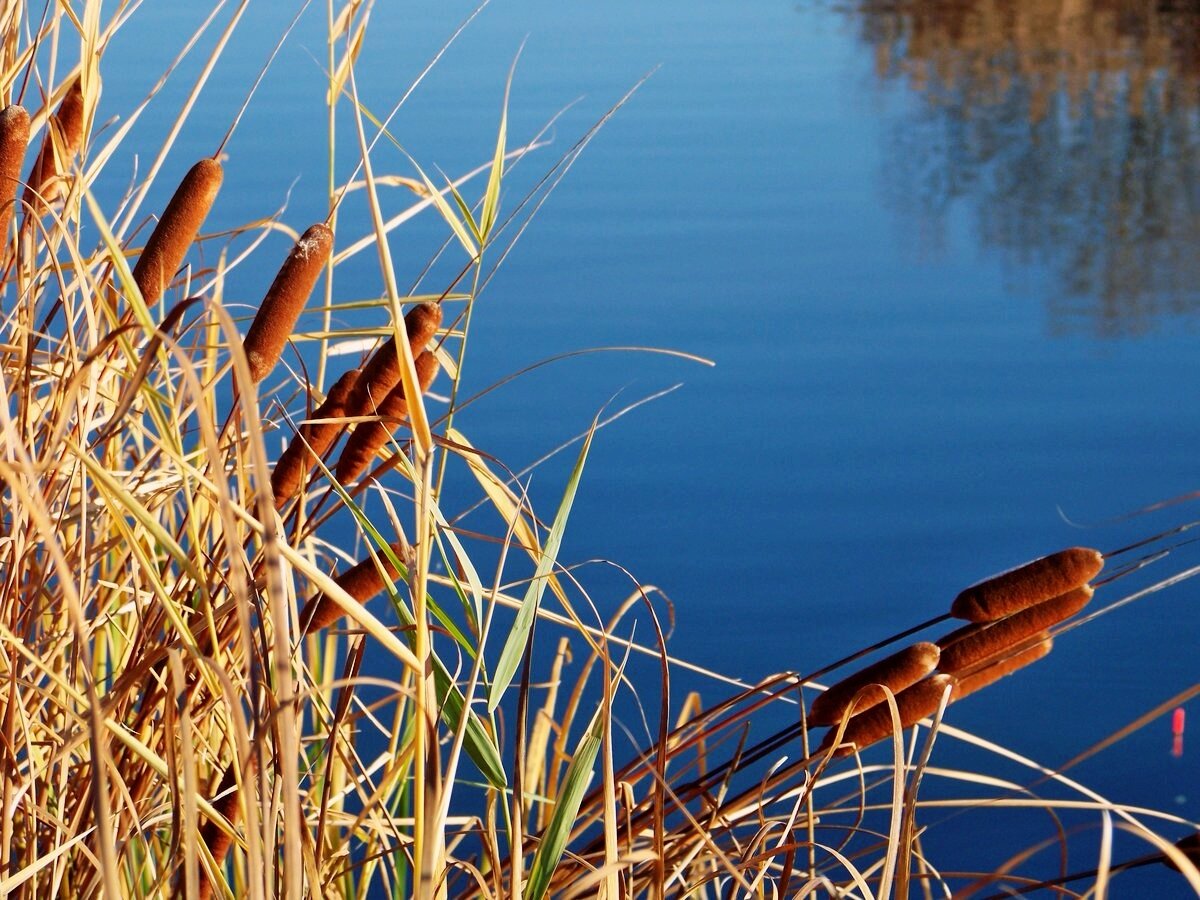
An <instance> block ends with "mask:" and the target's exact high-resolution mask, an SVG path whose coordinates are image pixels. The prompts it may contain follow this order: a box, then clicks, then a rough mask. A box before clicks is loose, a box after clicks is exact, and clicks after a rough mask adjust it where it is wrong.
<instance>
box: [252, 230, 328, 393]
mask: <svg viewBox="0 0 1200 900" xmlns="http://www.w3.org/2000/svg"><path fill="white" fill-rule="evenodd" d="M332 251H333V232H332V231H331V230H330V229H329V226H327V225H324V224H321V223H318V224H316V225H314V226H312V227H311V228H310V229H308V231H306V232H304V234H302V235H301V236H300V240H298V241H297V242H296V245H295V246H294V247H292V251H291V252H290V253H289V254H288V255H287V259H285V260H284V261H283V266H282V267H280V269H279V272H278V273H277V274H276V275H275V280H274V281H272V282H271V287H270V288H268V289H267V295H266V296H265V297H263V302H262V304H261V305H260V306H259V308H258V314H257V315H256V316H255V317H254V321H253V322H252V323H250V330H249V331H248V332H247V333H246V340H245V342H244V343H243V344H242V348H243V349H244V350H245V352H246V361H247V362H248V363H249V364H250V380H251V381H253V382H254V383H255V384H258V383H259V382H260V381H262V380H263V379H264V378H266V377H267V375H268V374H269V373H270V371H271V369H273V368H275V363H277V362H279V355H280V354H281V353H282V352H283V346H284V344H286V343H287V340H288V338H289V337H291V336H292V329H293V328H295V327H296V320H297V319H298V318H300V313H301V312H303V310H304V305H305V304H306V303H308V298H309V295H310V294H312V290H313V287H314V285H316V283H317V279H318V278H319V277H320V275H321V270H322V269H324V268H325V264H326V263H327V262H328V261H329V254H330V253H331V252H332Z"/></svg>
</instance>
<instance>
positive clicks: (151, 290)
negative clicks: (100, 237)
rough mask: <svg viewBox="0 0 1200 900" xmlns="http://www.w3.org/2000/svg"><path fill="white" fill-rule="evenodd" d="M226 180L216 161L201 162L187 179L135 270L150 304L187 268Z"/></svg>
mask: <svg viewBox="0 0 1200 900" xmlns="http://www.w3.org/2000/svg"><path fill="white" fill-rule="evenodd" d="M224 177H225V172H224V170H223V169H222V168H221V164H220V163H219V162H217V161H216V160H215V159H202V160H200V162H198V163H196V164H195V165H194V166H192V167H191V168H190V169H189V170H188V173H187V174H186V175H184V176H183V181H181V182H180V183H179V187H178V188H177V189H176V190H175V194H174V195H173V196H172V197H171V202H169V203H168V204H167V208H166V209H164V210H163V214H162V216H161V217H160V218H159V220H158V224H157V225H155V226H154V231H152V232H151V233H150V239H149V240H148V241H146V248H145V249H144V250H142V255H141V256H140V257H139V258H138V261H137V265H136V266H134V269H133V280H134V281H136V282H137V286H138V288H139V289H140V290H141V292H142V298H143V299H144V300H145V301H146V303H147V304H154V303H157V302H158V301H159V300H161V299H162V295H163V292H164V291H166V289H167V285H168V284H170V283H171V279H172V278H174V277H175V272H176V271H178V269H179V267H180V266H181V265H183V257H184V256H185V255H186V254H187V251H188V248H189V247H191V246H192V242H193V241H195V240H196V235H197V234H199V232H200V226H201V225H203V224H204V219H205V217H206V216H207V215H208V211H209V210H210V209H212V205H213V202H214V201H215V200H216V199H217V192H218V191H219V190H220V189H221V181H222V179H224Z"/></svg>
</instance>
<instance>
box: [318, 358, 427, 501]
mask: <svg viewBox="0 0 1200 900" xmlns="http://www.w3.org/2000/svg"><path fill="white" fill-rule="evenodd" d="M413 363H414V365H415V366H416V368H417V386H418V387H420V389H421V393H422V394H424V393H425V392H426V391H427V390H429V386H430V385H431V384H433V379H434V378H436V377H437V373H438V361H437V357H436V356H434V355H433V354H432V353H430V352H429V351H428V350H426V351H425V352H424V353H422V354H421V355H420V356H418V357H417V358H416V359H415V360H414V361H413ZM377 413H378V415H379V417H380V418H379V420H378V421H375V422H361V423H359V425H358V427H357V428H355V429H354V432H353V433H352V434H351V435H350V437H349V438H348V439H347V441H346V446H345V448H343V450H342V455H341V456H340V457H338V462H337V469H336V473H337V477H338V481H340V482H342V483H343V484H345V483H347V482H349V481H353V480H354V479H355V478H357V477H358V476H359V474H360V473H361V472H362V471H363V469H365V468H366V467H367V466H368V465H370V463H371V460H372V459H374V458H375V454H376V453H378V452H379V450H380V448H381V447H383V445H384V444H386V443H387V441H388V438H389V437H390V436H391V434H392V431H393V430H394V429H395V427H396V425H397V424H399V423H400V422H403V421H404V420H405V419H407V418H408V397H406V396H405V395H404V385H403V383H401V384H397V385H396V386H395V387H394V388H392V389H391V391H390V392H389V393H388V395H387V396H386V397H384V398H383V402H381V403H380V404H379V408H378V410H377Z"/></svg>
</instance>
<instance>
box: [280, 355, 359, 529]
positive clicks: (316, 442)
mask: <svg viewBox="0 0 1200 900" xmlns="http://www.w3.org/2000/svg"><path fill="white" fill-rule="evenodd" d="M361 373H362V370H361V369H351V370H350V371H349V372H347V373H345V374H344V375H343V376H342V377H341V378H339V379H338V380H337V381H335V382H334V384H333V387H331V388H330V389H329V393H328V395H326V397H325V402H324V403H322V404H321V405H320V406H318V407H317V408H316V409H315V410H313V414H312V418H313V419H322V420H328V421H319V422H309V423H308V424H305V425H301V426H300V433H299V434H297V435H296V436H295V437H293V438H292V440H291V442H290V443H289V444H288V445H287V449H285V450H284V451H283V453H281V454H280V456H279V460H278V462H276V463H275V468H274V469H273V470H272V472H271V492H272V494H274V497H275V508H276V509H279V508H280V507H282V506H283V504H285V503H286V502H287V501H288V500H290V499H291V498H292V497H294V496H295V494H296V492H297V491H298V490H300V484H301V482H302V481H303V480H304V476H306V475H307V474H308V472H309V470H310V469H311V468H312V467H313V466H314V465H316V461H317V459H318V458H321V459H323V458H324V457H325V454H326V453H327V452H328V451H329V448H330V447H332V446H333V442H334V441H335V440H337V436H338V434H339V432H341V430H342V427H343V426H342V423H341V422H338V421H334V420H336V419H340V418H342V417H343V416H345V415H346V398H347V397H349V396H350V391H351V390H353V388H354V385H355V383H356V382H357V381H358V378H359V375H360V374H361Z"/></svg>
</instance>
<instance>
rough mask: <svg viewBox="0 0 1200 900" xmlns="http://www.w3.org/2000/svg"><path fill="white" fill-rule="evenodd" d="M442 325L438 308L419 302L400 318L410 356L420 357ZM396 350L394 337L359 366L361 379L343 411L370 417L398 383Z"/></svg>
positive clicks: (398, 364) (398, 372) (434, 305)
mask: <svg viewBox="0 0 1200 900" xmlns="http://www.w3.org/2000/svg"><path fill="white" fill-rule="evenodd" d="M441 324H442V308H441V307H440V306H438V305H437V304H436V303H420V304H418V305H417V306H414V307H413V308H412V309H410V310H409V311H408V312H407V313H406V314H405V316H404V331H405V334H406V335H407V336H408V346H409V347H410V348H411V350H412V355H413V357H414V358H415V357H417V356H419V355H420V353H421V351H422V350H424V349H425V345H426V344H428V343H429V342H430V341H431V340H432V339H433V336H434V335H435V334H436V333H437V330H438V327H439V326H440V325H441ZM398 350H399V348H398V347H397V346H396V339H395V338H394V337H390V338H388V339H387V340H386V341H384V342H383V344H382V345H380V347H379V349H377V350H376V351H375V352H374V353H372V354H371V358H370V359H368V360H367V363H366V365H365V366H363V374H362V378H360V379H359V380H358V384H357V385H356V386H355V388H354V391H353V392H352V393H351V395H350V399H349V400H347V401H346V412H347V414H348V415H350V416H373V415H375V411H376V409H377V408H378V407H379V404H381V403H382V402H383V400H384V398H385V397H387V395H388V394H389V393H391V390H392V388H394V387H395V386H396V385H397V384H399V383H400V357H399V356H398V355H397V352H398Z"/></svg>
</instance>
